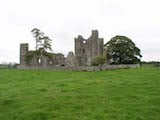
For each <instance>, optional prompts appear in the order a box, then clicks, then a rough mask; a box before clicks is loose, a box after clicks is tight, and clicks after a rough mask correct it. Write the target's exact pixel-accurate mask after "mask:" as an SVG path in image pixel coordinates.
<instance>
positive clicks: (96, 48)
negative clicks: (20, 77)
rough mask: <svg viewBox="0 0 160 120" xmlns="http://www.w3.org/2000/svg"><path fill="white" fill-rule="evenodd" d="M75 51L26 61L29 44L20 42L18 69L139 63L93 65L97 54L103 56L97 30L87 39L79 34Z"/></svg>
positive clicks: (91, 67) (72, 68)
mask: <svg viewBox="0 0 160 120" xmlns="http://www.w3.org/2000/svg"><path fill="white" fill-rule="evenodd" d="M74 42H75V52H69V53H68V55H67V57H65V56H64V54H62V53H48V54H50V56H47V55H43V56H41V55H35V56H32V58H31V60H30V61H29V62H28V63H27V61H26V55H27V53H29V52H32V51H31V50H29V44H28V43H21V44H20V66H19V68H20V69H53V70H83V71H95V70H107V69H116V68H125V67H127V68H135V67H138V66H139V65H137V64H136V65H135V64H134V65H108V64H107V61H106V64H104V65H103V66H101V67H99V66H93V63H94V61H95V59H96V57H97V56H105V54H106V51H105V50H104V42H103V38H99V34H98V31H97V30H92V34H91V36H90V37H89V38H88V39H84V38H83V37H82V36H81V35H79V36H78V37H77V38H75V40H74Z"/></svg>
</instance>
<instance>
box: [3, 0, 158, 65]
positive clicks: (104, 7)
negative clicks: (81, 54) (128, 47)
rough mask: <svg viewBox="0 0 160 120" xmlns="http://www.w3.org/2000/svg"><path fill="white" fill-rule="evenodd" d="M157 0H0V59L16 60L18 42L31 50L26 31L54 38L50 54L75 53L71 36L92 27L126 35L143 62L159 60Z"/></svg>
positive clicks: (107, 35) (109, 35)
mask: <svg viewBox="0 0 160 120" xmlns="http://www.w3.org/2000/svg"><path fill="white" fill-rule="evenodd" d="M159 6H160V1H159V0H0V21H1V22H0V35H1V40H0V41H1V43H0V63H2V62H19V45H20V43H29V44H30V49H34V47H35V40H34V38H33V37H32V34H31V32H30V31H31V30H32V29H33V28H35V27H36V28H39V29H40V30H42V31H43V32H44V33H45V34H46V35H48V36H49V37H50V38H51V39H53V50H54V52H62V53H64V54H67V53H68V52H69V51H74V38H75V37H77V36H78V35H79V34H80V35H83V36H84V38H88V37H89V36H90V34H91V30H92V29H98V30H99V35H100V37H103V38H104V41H105V42H107V41H109V40H110V39H111V38H112V37H114V36H115V35H125V36H127V37H129V38H131V39H132V40H133V41H134V42H135V43H136V45H137V47H139V48H140V49H141V52H142V55H143V58H142V60H146V61H151V60H157V61H158V60H160V7H159Z"/></svg>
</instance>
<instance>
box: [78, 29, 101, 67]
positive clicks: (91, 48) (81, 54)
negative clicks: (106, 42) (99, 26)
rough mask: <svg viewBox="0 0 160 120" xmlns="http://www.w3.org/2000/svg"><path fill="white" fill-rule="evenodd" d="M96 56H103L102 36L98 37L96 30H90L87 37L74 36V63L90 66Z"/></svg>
mask: <svg viewBox="0 0 160 120" xmlns="http://www.w3.org/2000/svg"><path fill="white" fill-rule="evenodd" d="M97 56H103V38H99V35H98V31H97V30H92V35H91V36H90V37H89V38H88V39H84V38H83V37H82V36H80V35H79V36H78V38H75V64H76V65H77V66H86V65H87V66H90V65H92V64H93V62H94V61H95V58H96V57H97Z"/></svg>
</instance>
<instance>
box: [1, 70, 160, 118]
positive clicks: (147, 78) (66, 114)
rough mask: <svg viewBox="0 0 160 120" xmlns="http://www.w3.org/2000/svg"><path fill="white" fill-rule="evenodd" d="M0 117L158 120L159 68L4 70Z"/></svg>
mask: <svg viewBox="0 0 160 120" xmlns="http://www.w3.org/2000/svg"><path fill="white" fill-rule="evenodd" d="M0 120H160V69H159V68H139V69H122V70H112V71H102V72H58V71H42V70H40V71H34V70H32V71H28V70H8V69H3V70H0Z"/></svg>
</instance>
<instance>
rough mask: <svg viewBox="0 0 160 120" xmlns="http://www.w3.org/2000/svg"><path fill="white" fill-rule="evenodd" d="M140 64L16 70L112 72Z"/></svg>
mask: <svg viewBox="0 0 160 120" xmlns="http://www.w3.org/2000/svg"><path fill="white" fill-rule="evenodd" d="M139 67H140V64H125V65H124V64H123V65H105V66H102V67H99V66H46V67H44V66H25V65H20V66H18V69H27V70H56V71H100V70H113V69H126V68H139Z"/></svg>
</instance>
